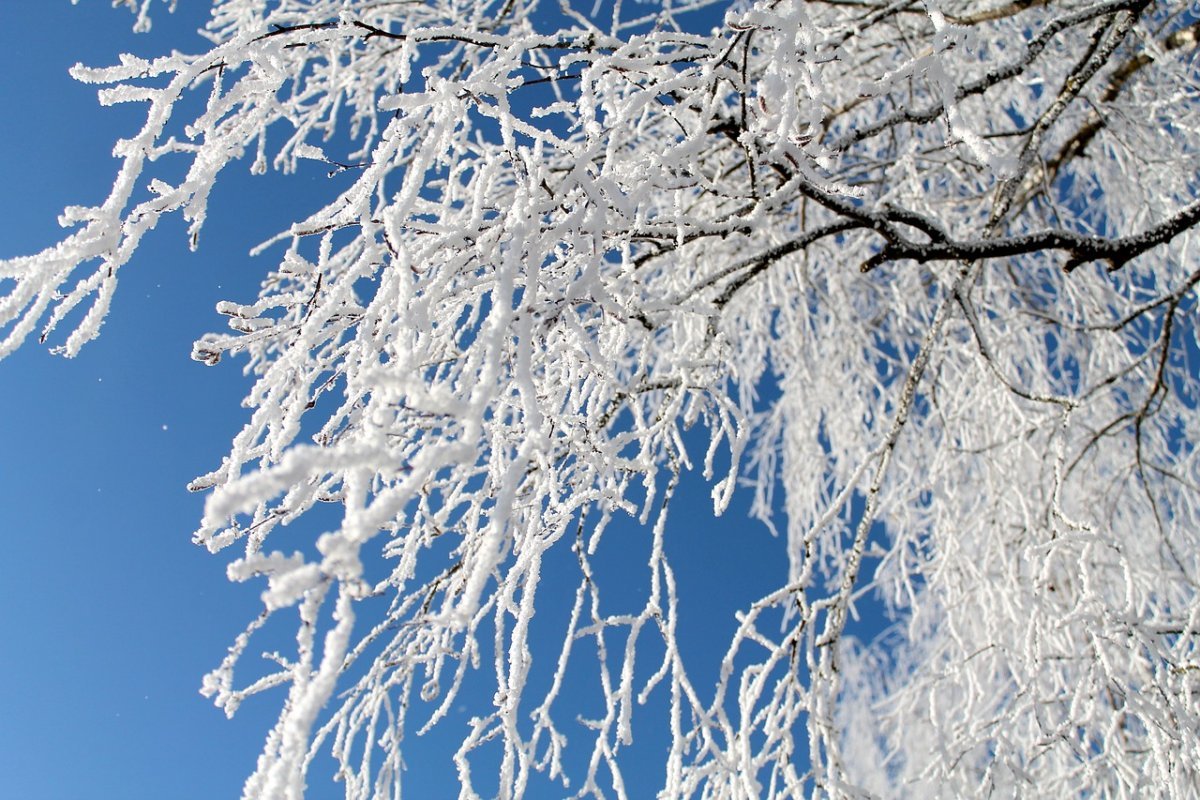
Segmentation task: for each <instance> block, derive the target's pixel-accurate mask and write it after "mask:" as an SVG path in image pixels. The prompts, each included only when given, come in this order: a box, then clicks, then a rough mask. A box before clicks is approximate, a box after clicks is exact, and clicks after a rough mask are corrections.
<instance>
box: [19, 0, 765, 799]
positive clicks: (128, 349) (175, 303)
mask: <svg viewBox="0 0 1200 800" xmlns="http://www.w3.org/2000/svg"><path fill="white" fill-rule="evenodd" d="M156 5H157V4H156ZM207 5H208V4H207V3H203V2H188V0H184V2H182V3H180V6H181V13H180V14H177V15H175V16H174V17H171V16H169V15H166V14H164V13H161V11H160V13H159V15H158V17H157V18H156V21H155V30H154V32H153V33H152V34H150V35H140V36H139V35H135V34H132V33H131V32H130V22H131V16H130V15H129V14H128V13H127V12H125V11H123V10H113V9H111V8H109V6H110V3H109V2H108V0H83V2H82V3H80V5H78V6H72V5H70V3H69V2H68V0H4V2H3V4H2V7H0V23H2V24H0V99H2V102H3V106H2V107H3V115H4V116H3V119H4V124H3V125H0V153H3V157H2V158H0V187H2V189H0V212H2V215H3V216H2V218H3V221H4V223H3V228H2V229H0V230H2V231H3V234H2V236H0V257H7V256H15V255H26V254H30V253H33V252H36V251H37V250H40V249H42V248H43V247H46V246H48V245H50V244H52V243H54V242H55V241H57V239H58V237H59V236H61V233H62V231H61V229H59V228H58V227H57V225H56V223H55V220H56V218H57V216H58V214H59V212H60V211H61V209H62V207H63V206H64V205H67V204H91V203H97V202H99V201H100V200H102V199H103V197H104V196H105V194H106V192H107V189H108V186H109V185H110V183H111V180H112V176H113V173H114V171H115V169H116V163H117V162H116V161H115V160H113V159H112V157H111V149H112V144H113V142H114V141H115V139H116V138H117V137H119V136H122V135H129V134H131V133H132V132H134V131H135V130H136V127H135V126H136V125H137V124H138V115H139V113H141V109H142V107H141V106H132V107H118V108H109V109H101V108H100V107H99V106H98V104H97V103H96V99H95V89H94V88H93V87H87V86H83V85H80V84H76V83H75V82H73V81H72V80H71V79H70V78H69V77H68V75H67V69H68V68H69V67H70V66H71V65H72V64H74V63H76V62H78V61H82V62H84V63H87V64H90V65H106V64H109V63H112V62H114V61H115V60H116V56H117V54H118V53H120V52H124V51H129V52H134V53H137V54H141V55H153V54H156V53H160V52H164V51H166V50H169V49H170V48H178V49H180V50H184V51H189V50H198V49H200V48H201V47H202V46H203V45H202V42H201V41H200V40H199V39H198V38H196V37H194V36H193V35H192V34H191V33H190V31H192V30H194V29H195V28H196V27H197V25H198V20H199V19H200V16H199V14H198V13H197V12H198V11H200V12H202V11H204V10H205V7H206V6H207ZM185 12H186V14H187V16H185V15H184V13H185ZM305 180H309V181H315V180H316V179H314V178H307V179H306V178H303V177H301V178H292V179H290V182H288V181H284V182H281V181H279V180H275V179H270V178H268V179H253V178H250V177H249V176H247V175H246V174H245V168H244V167H239V168H238V169H237V174H233V175H229V176H228V179H227V180H226V181H224V182H223V184H218V188H217V190H216V192H215V193H214V197H213V202H212V208H211V214H210V220H209V222H208V225H207V227H206V229H205V231H204V233H203V235H202V241H201V248H200V250H199V252H198V253H195V254H193V253H189V252H188V251H187V250H186V248H185V247H184V237H183V230H182V225H181V224H180V221H179V220H177V219H171V220H169V221H168V222H166V223H164V224H163V225H162V226H161V227H160V229H159V230H158V231H157V232H155V233H154V234H152V235H151V236H150V237H149V238H148V239H147V242H146V245H145V246H144V247H143V249H142V250H141V251H140V252H139V253H138V254H137V256H136V258H135V259H134V261H133V262H132V263H131V264H130V265H129V266H128V267H127V268H126V269H125V270H124V271H123V272H122V273H121V283H120V286H119V288H118V291H117V296H116V301H115V308H114V311H113V313H112V315H111V316H110V317H109V319H108V321H107V322H106V323H105V326H104V329H103V331H102V335H101V337H100V339H99V340H98V341H96V342H94V343H92V344H90V345H88V346H87V347H86V348H85V349H84V351H83V353H82V354H81V355H80V356H79V357H78V358H77V359H75V360H73V361H67V360H64V359H61V358H58V357H53V356H50V355H49V354H47V352H46V350H45V349H44V348H40V347H38V346H37V344H36V343H32V344H31V345H29V346H27V347H26V348H25V349H23V350H21V351H20V352H18V353H17V354H16V355H15V356H13V357H11V358H10V359H8V360H7V361H4V362H0V387H2V391H0V441H2V443H3V444H2V445H0V447H2V449H0V536H2V537H3V542H4V545H3V554H2V555H0V643H2V644H0V797H12V798H22V800H74V799H75V798H89V799H97V800H105V799H107V798H113V799H114V800H115V799H116V798H121V799H122V800H126V799H128V798H171V800H189V799H190V798H219V797H238V796H239V795H240V788H241V783H242V780H243V779H244V778H245V777H246V775H247V774H249V772H250V771H251V770H252V768H253V764H254V761H255V758H256V756H257V754H258V752H259V748H260V745H261V742H262V740H263V737H264V736H265V734H266V732H267V730H268V728H269V726H270V724H271V723H272V722H273V721H274V712H275V710H276V708H277V706H278V704H279V702H280V701H281V699H282V696H281V695H280V694H278V693H277V694H273V695H268V696H266V697H260V698H255V699H252V700H251V701H249V702H248V703H247V704H246V705H245V706H243V708H242V710H241V711H239V713H238V716H237V717H236V718H235V719H233V720H232V721H229V720H226V719H225V717H224V716H223V714H221V713H220V712H219V711H217V710H216V709H215V708H214V707H213V706H212V705H211V704H210V703H209V701H208V700H206V699H204V698H202V697H201V696H200V694H199V693H198V687H199V685H200V678H201V676H202V675H203V674H204V673H205V672H207V671H208V670H209V669H211V668H212V667H214V666H215V665H216V664H217V663H218V662H219V660H220V658H221V657H222V655H223V654H224V652H225V649H226V647H227V646H228V645H229V644H230V643H231V641H232V640H233V638H234V637H235V636H236V635H237V634H238V633H239V632H240V631H241V629H242V627H243V625H244V624H245V622H246V621H248V620H249V619H250V618H251V617H252V616H254V615H255V614H257V612H258V610H259V601H258V593H259V592H260V591H261V587H259V586H258V585H255V584H248V585H234V584H230V583H227V582H226V580H225V577H224V571H225V563H226V561H227V559H226V558H224V557H213V556H211V555H209V554H208V553H207V552H205V551H204V550H202V549H200V548H198V547H196V546H194V545H192V544H191V542H190V534H191V531H192V530H193V529H194V527H195V523H196V521H197V520H198V519H199V515H200V508H201V503H202V497H199V496H194V495H189V494H188V493H187V492H186V491H185V490H184V486H185V485H186V483H187V482H188V481H189V480H190V479H191V478H192V477H194V476H195V475H197V474H200V473H202V472H205V471H207V470H209V469H210V468H212V467H213V466H215V465H216V464H218V463H219V459H220V457H221V455H222V454H223V453H224V452H225V451H226V449H227V445H228V442H229V440H230V438H231V437H232V435H233V434H234V433H235V432H236V430H237V429H238V427H239V426H240V423H241V421H242V419H243V416H242V414H243V411H242V409H241V408H240V407H239V401H240V399H241V397H242V395H243V390H244V384H243V381H242V378H241V376H240V372H239V365H238V364H237V363H232V364H229V363H222V364H221V365H220V366H219V367H216V368H206V367H203V366H201V365H199V364H197V363H195V362H193V361H191V360H190V359H189V357H188V354H189V352H190V348H191V343H192V341H193V340H194V339H195V338H196V337H197V336H199V335H200V334H202V333H204V332H206V331H209V330H219V329H222V326H223V319H222V318H220V317H218V316H217V315H216V314H215V313H214V312H213V310H212V309H213V306H214V304H215V303H216V302H217V301H218V300H221V299H237V300H248V299H249V298H251V297H252V296H253V292H254V290H255V289H256V287H257V282H258V280H259V276H261V275H262V274H263V273H264V272H265V271H266V269H268V268H269V266H270V262H268V261H266V260H263V259H259V260H256V261H255V260H251V259H249V258H247V256H246V255H245V254H246V251H247V250H248V249H249V248H250V247H251V246H252V245H253V244H256V243H257V242H258V241H260V240H261V239H262V238H265V236H266V235H268V234H270V233H273V232H274V231H276V230H278V229H279V228H282V227H284V226H285V225H286V224H287V223H288V221H289V220H290V219H291V218H293V217H294V216H295V215H296V214H298V213H300V212H299V211H298V208H303V207H305V204H303V203H302V205H301V206H299V207H298V206H297V202H298V199H299V200H300V201H303V199H304V198H305V197H312V196H315V197H316V198H317V199H318V200H319V199H320V197H321V196H322V195H321V192H322V187H321V186H320V185H319V183H312V184H305V183H299V184H298V181H300V182H303V181H305ZM307 188H311V189H312V190H313V192H315V195H314V194H313V193H312V192H307V191H306V189H307ZM686 488H687V492H686V493H685V494H683V495H682V496H681V498H680V502H679V503H677V506H676V507H677V509H679V510H678V511H677V512H676V513H675V514H674V515H673V521H674V525H673V526H672V527H671V538H670V543H671V544H670V546H671V550H672V551H673V552H675V553H676V554H677V556H676V568H677V570H678V574H679V581H680V587H681V592H682V594H683V597H684V600H685V602H690V603H691V604H692V606H691V608H690V610H689V611H688V612H687V616H685V618H684V620H683V625H684V626H685V635H687V636H689V637H690V638H689V641H690V642H691V643H692V645H690V646H692V647H694V650H695V653H696V654H697V657H698V658H699V659H700V661H699V662H698V663H697V664H696V667H697V672H696V673H694V675H693V676H694V677H695V676H696V675H703V674H711V670H714V669H715V667H716V661H715V659H717V658H719V655H720V653H722V652H723V651H724V649H725V646H726V644H727V642H728V633H729V631H730V630H731V629H732V627H733V625H734V622H733V617H732V612H733V610H734V608H736V607H739V606H743V605H744V604H745V603H747V602H748V601H750V600H751V599H753V598H755V597H757V596H759V595H761V594H762V593H764V592H766V591H768V590H769V589H770V588H771V587H773V586H775V585H777V583H778V581H780V580H781V579H782V577H783V573H784V571H785V569H786V564H785V557H784V555H783V553H784V549H783V543H782V542H781V541H779V540H772V539H770V537H769V536H768V534H767V533H766V531H765V530H764V529H763V528H762V526H760V525H757V524H755V523H750V522H748V521H747V520H745V518H744V511H745V505H744V503H743V504H742V505H740V506H735V508H733V509H732V510H731V511H730V515H729V516H728V517H726V519H725V520H724V522H723V526H720V527H719V526H714V525H712V524H711V523H710V522H708V519H707V518H708V514H707V513H706V512H705V509H706V508H711V505H710V504H709V501H708V499H707V498H708V490H707V487H705V486H703V485H702V484H701V481H700V480H699V478H698V477H693V478H691V479H689V482H688V484H687V487H686ZM610 535H612V536H614V537H616V536H632V535H633V534H632V532H631V531H616V532H615V533H613V534H610ZM630 541H633V540H632V539H631V540H630ZM642 563H644V561H643V562H642ZM643 574H644V573H643ZM642 579H643V575H642V574H639V575H638V576H637V580H638V581H641V580H642ZM561 602H562V603H569V602H570V600H569V598H563V599H562V600H561ZM700 662H706V664H707V666H703V665H702V664H701V663H700ZM698 683H700V684H701V685H703V683H704V681H703V680H699V681H698ZM660 694H661V693H660ZM450 733H453V732H452V731H448V732H447V735H449V734H450ZM648 740H649V744H648V745H646V748H647V749H646V751H645V753H644V754H643V757H644V758H645V767H646V771H645V774H644V776H643V777H644V778H645V780H646V781H647V783H646V790H647V792H649V791H650V790H651V789H652V787H655V786H657V785H658V783H657V782H658V780H659V779H660V776H661V763H658V756H657V755H656V753H657V752H659V751H658V750H657V747H658V744H656V743H655V740H654V739H653V737H649V739H648ZM643 741H645V740H643ZM444 742H445V740H444V739H443V740H441V741H438V740H434V741H431V742H429V743H427V744H423V745H421V747H423V748H424V750H421V749H417V750H414V753H422V752H423V753H426V754H427V757H424V756H423V757H421V758H419V759H413V760H412V761H411V762H410V763H412V764H413V765H414V772H419V773H421V774H420V776H416V775H414V776H413V777H414V781H413V782H412V783H410V787H411V788H412V789H413V793H412V795H411V796H413V797H440V796H456V794H457V786H456V785H455V784H454V782H453V771H452V769H451V766H450V761H449V753H448V752H446V751H445V750H444ZM439 747H442V748H443V749H442V750H439V749H438V748H439ZM338 794H339V789H338V788H337V787H333V786H319V787H316V788H314V789H313V791H312V792H311V794H310V796H311V797H313V798H324V797H336V796H338ZM647 796H649V795H647Z"/></svg>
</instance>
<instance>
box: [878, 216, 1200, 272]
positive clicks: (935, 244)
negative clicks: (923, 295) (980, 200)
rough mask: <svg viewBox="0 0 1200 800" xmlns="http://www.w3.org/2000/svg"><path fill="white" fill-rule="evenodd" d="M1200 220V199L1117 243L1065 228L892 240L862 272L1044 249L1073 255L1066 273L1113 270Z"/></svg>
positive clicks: (1006, 255)
mask: <svg viewBox="0 0 1200 800" xmlns="http://www.w3.org/2000/svg"><path fill="white" fill-rule="evenodd" d="M1197 222H1200V201H1197V202H1194V203H1192V204H1191V205H1189V206H1187V207H1186V208H1184V209H1183V210H1182V211H1180V212H1179V213H1178V214H1176V215H1175V216H1173V217H1171V218H1170V219H1168V220H1166V221H1165V222H1161V223H1159V224H1158V225H1155V226H1154V227H1152V228H1150V229H1148V230H1146V231H1143V232H1142V233H1138V234H1133V235H1131V236H1124V237H1119V238H1116V239H1104V238H1101V237H1098V236H1084V235H1083V234H1079V233H1075V232H1073V231H1067V230H1048V231H1040V232H1038V233H1030V234H1024V235H1021V236H1007V237H1002V238H995V239H976V240H972V241H965V242H964V241H950V240H947V241H932V242H925V243H916V242H909V241H907V240H905V239H902V238H893V239H889V240H888V241H887V242H886V243H885V244H884V246H883V249H882V250H880V251H879V252H878V253H876V254H875V255H874V256H872V257H871V258H870V259H868V260H867V261H866V262H865V263H863V265H862V267H860V269H861V270H862V271H863V272H869V271H870V270H872V269H874V268H875V267H877V266H879V265H880V264H884V263H886V262H888V261H916V262H917V263H920V264H924V263H927V262H930V261H978V260H982V259H989V258H1006V257H1010V256H1020V255H1027V254H1029V253H1036V252H1041V251H1043V250H1062V251H1064V252H1066V253H1067V254H1068V256H1069V258H1068V260H1067V263H1066V264H1064V265H1063V269H1064V270H1066V271H1067V272H1071V271H1072V270H1074V269H1075V268H1076V267H1079V266H1080V265H1082V264H1086V263H1088V262H1091V261H1107V262H1108V264H1109V269H1110V270H1117V269H1120V268H1121V267H1123V266H1124V265H1125V264H1126V263H1128V262H1129V261H1131V260H1132V259H1134V258H1136V257H1138V256H1140V255H1141V254H1142V253H1144V252H1146V251H1147V250H1150V249H1153V248H1154V247H1157V246H1158V245H1160V244H1165V243H1167V242H1169V241H1171V240H1172V239H1174V238H1175V237H1176V236H1178V235H1179V234H1181V233H1183V232H1184V231H1186V230H1188V229H1189V228H1192V227H1193V226H1195V225H1196V223H1197Z"/></svg>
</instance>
